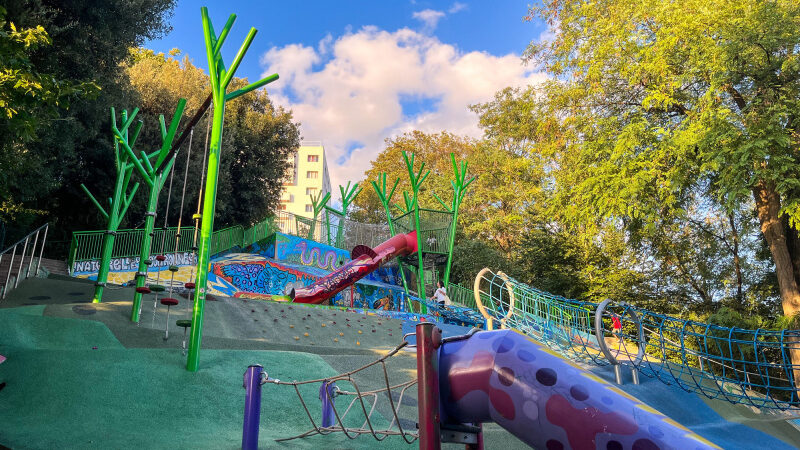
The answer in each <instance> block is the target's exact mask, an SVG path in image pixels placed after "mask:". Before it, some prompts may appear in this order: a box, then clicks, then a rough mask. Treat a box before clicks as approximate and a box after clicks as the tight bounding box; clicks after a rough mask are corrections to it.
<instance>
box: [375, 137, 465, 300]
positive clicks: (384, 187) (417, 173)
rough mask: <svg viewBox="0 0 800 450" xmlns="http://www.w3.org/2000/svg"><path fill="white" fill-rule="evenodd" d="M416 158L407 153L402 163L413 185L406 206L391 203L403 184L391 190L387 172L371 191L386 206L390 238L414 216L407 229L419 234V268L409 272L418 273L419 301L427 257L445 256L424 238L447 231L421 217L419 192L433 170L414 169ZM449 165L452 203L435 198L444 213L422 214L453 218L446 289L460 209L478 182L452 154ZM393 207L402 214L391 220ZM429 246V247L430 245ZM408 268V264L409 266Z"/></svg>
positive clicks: (405, 197) (405, 193) (427, 211)
mask: <svg viewBox="0 0 800 450" xmlns="http://www.w3.org/2000/svg"><path fill="white" fill-rule="evenodd" d="M415 160H416V157H415V155H414V154H413V153H412V154H411V156H410V157H409V155H408V154H407V153H406V152H403V161H404V162H405V165H406V170H407V172H408V178H409V182H410V186H411V189H410V192H409V191H403V204H402V205H401V204H399V203H392V197H394V193H395V191H396V190H397V186H398V184H399V183H400V179H399V178H398V179H396V180H395V181H394V184H393V185H392V186H391V188H389V186H388V184H387V183H386V176H387V175H386V172H383V173H381V174H380V175H378V180H377V181H372V182H371V183H372V187H373V188H374V189H375V193H376V194H377V195H378V199H379V200H380V202H381V204H382V205H383V209H384V211H385V212H386V218H387V220H388V222H389V232H390V233H391V234H395V232H396V231H395V228H396V226H395V225H397V221H398V220H400V219H401V218H405V217H409V215H411V224H410V226H409V227H408V228H413V229H414V230H416V231H417V255H416V256H417V267H416V268H415V267H413V265H411V264H409V265H408V268H409V269H412V270H413V271H416V274H417V295H419V296H420V297H424V296H425V270H424V256H425V255H424V254H425V253H426V252H431V253H438V254H442V252H441V251H440V250H439V249H438V248H433V247H431V248H428V247H425V246H424V245H423V237H425V236H429V241H434V242H435V240H436V238H435V232H436V231H438V230H443V229H444V228H430V226H431V225H432V224H433V223H435V222H431V221H429V220H426V221H425V222H424V223H423V221H422V219H421V217H420V210H421V208H420V205H419V194H420V188H421V186H422V183H424V182H425V180H426V179H427V178H428V175H430V170H428V171H425V163H422V164H420V166H419V168H415V167H414V166H415V162H416V161H415ZM450 161H451V163H452V166H453V180H451V182H450V185H451V186H452V187H453V200H452V202H450V204H449V205H448V204H446V203H445V202H444V201H443V200H442V199H441V198H439V196H437V195H436V194H433V196H434V197H435V198H436V200H437V201H438V202H439V203H440V204H441V205H442V206H443V207H444V210H442V211H439V210H432V209H424V208H422V210H423V211H424V212H425V214H427V215H430V214H444V215H448V216H449V217H450V223H449V224H448V227H447V231H448V236H447V262H446V265H445V267H444V277H443V282H444V284H445V285H447V284H448V283H449V282H450V268H451V266H452V264H453V246H454V244H455V236H456V227H457V225H458V209H459V207H460V206H461V202H462V201H463V200H464V195H465V194H466V191H467V188H468V187H469V185H470V184H472V182H473V181H475V177H472V178H470V179H469V180H467V162H466V161H463V162H461V163H460V164H458V163H457V162H456V158H455V154H453V153H451V154H450ZM390 205H392V206H394V208H396V209H397V210H398V211H399V212H400V214H399V215H398V216H397V217H393V216H392V207H391V206H390ZM399 226H400V227H403V225H402V223H400V224H399ZM429 246H430V245H429ZM398 264H399V266H400V276H401V279H402V280H403V288H404V289H405V292H406V295H409V290H408V282H407V281H406V277H405V271H404V270H403V262H401V261H398ZM406 264H408V262H406ZM420 309H421V312H423V313H425V312H427V307H426V306H425V303H424V302H423V303H422V304H420Z"/></svg>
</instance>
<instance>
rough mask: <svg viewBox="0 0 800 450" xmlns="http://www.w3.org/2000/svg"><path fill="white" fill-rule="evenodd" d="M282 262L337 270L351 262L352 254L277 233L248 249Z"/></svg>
mask: <svg viewBox="0 0 800 450" xmlns="http://www.w3.org/2000/svg"><path fill="white" fill-rule="evenodd" d="M247 250H248V251H250V252H251V253H258V254H261V255H263V256H266V257H268V258H272V259H274V260H276V261H280V262H288V263H293V264H301V265H303V266H310V267H316V268H318V269H323V270H336V268H338V267H339V266H341V265H343V264H344V263H346V262H347V261H349V260H350V252H349V251H347V250H342V249H340V248H336V247H332V246H330V245H325V244H320V243H319V242H315V241H311V240H308V239H303V238H301V237H298V236H292V235H288V234H283V233H275V235H273V236H270V237H268V238H267V239H264V240H262V241H259V242H257V243H255V244H253V245H252V246H251V247H250V248H248V249H247Z"/></svg>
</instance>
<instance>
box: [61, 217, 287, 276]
mask: <svg viewBox="0 0 800 450" xmlns="http://www.w3.org/2000/svg"><path fill="white" fill-rule="evenodd" d="M275 230H276V227H275V225H274V220H273V218H271V217H269V218H267V219H264V220H262V221H261V222H258V223H256V224H255V225H253V226H252V227H250V228H247V229H245V228H243V227H242V226H241V225H235V226H232V227H228V228H224V229H222V230H217V231H215V232H214V233H213V234H212V235H211V254H212V255H216V254H219V253H222V252H225V251H228V250H230V249H232V248H236V247H246V246H248V245H251V244H253V243H255V242H258V241H260V240H262V239H264V238H266V237H268V236H269V235H270V234H272V233H274V232H275ZM177 231H178V229H177V228H176V227H171V228H161V229H157V230H154V232H153V246H152V253H154V254H170V253H174V252H175V247H174V245H175V239H176V232H177ZM104 234H105V231H75V232H73V233H72V242H71V243H70V250H69V257H68V258H67V264H68V266H69V269H70V271H71V270H72V268H73V267H74V265H75V263H76V262H78V261H90V260H95V259H98V258H99V255H100V250H101V248H102V243H103V235H104ZM143 239H144V230H143V229H126V230H118V231H117V235H116V240H115V241H114V249H113V251H112V252H111V257H112V258H127V257H135V256H139V252H140V251H141V247H142V240H143ZM177 239H178V253H183V252H191V251H192V247H193V245H194V227H181V230H180V236H179V237H177Z"/></svg>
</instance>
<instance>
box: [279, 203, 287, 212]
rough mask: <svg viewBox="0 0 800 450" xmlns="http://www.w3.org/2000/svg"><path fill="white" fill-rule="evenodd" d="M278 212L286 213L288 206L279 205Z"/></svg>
mask: <svg viewBox="0 0 800 450" xmlns="http://www.w3.org/2000/svg"><path fill="white" fill-rule="evenodd" d="M278 211H286V204H285V203H281V204H280V205H278Z"/></svg>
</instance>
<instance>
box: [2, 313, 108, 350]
mask: <svg viewBox="0 0 800 450" xmlns="http://www.w3.org/2000/svg"><path fill="white" fill-rule="evenodd" d="M33 311H34V310H31V309H28V308H7V309H0V354H3V355H6V356H8V357H9V358H11V357H12V356H14V355H15V354H16V352H17V351H19V350H22V349H38V350H41V349H64V350H67V349H69V350H74V349H84V350H91V349H92V348H93V347H98V348H103V349H110V348H117V349H119V348H122V344H120V343H119V341H118V340H117V338H115V337H114V335H113V334H112V333H111V332H110V331H109V329H108V327H106V326H105V325H103V324H102V323H99V322H92V321H84V320H79V319H64V318H60V317H43V316H41V315H39V316H36V315H33V314H31V313H32V312H33ZM40 314H41V312H40Z"/></svg>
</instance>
